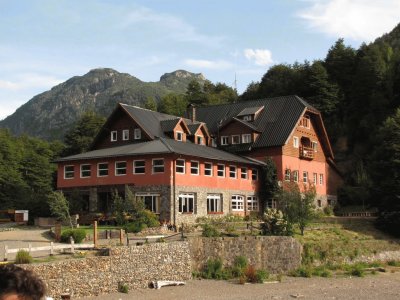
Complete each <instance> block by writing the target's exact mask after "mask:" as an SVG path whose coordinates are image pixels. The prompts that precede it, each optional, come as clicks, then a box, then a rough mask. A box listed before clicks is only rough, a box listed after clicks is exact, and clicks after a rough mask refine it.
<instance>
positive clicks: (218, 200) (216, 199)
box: [207, 194, 223, 213]
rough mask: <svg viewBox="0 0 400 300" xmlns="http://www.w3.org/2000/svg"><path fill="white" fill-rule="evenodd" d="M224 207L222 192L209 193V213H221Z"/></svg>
mask: <svg viewBox="0 0 400 300" xmlns="http://www.w3.org/2000/svg"><path fill="white" fill-rule="evenodd" d="M222 208H223V206H222V196H221V194H208V195H207V213H221V212H223V210H222Z"/></svg>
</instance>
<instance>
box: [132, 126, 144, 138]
mask: <svg viewBox="0 0 400 300" xmlns="http://www.w3.org/2000/svg"><path fill="white" fill-rule="evenodd" d="M133 138H134V139H135V140H140V139H141V138H142V130H140V128H135V129H134V130H133Z"/></svg>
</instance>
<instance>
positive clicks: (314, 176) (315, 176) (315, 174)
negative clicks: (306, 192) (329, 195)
mask: <svg viewBox="0 0 400 300" xmlns="http://www.w3.org/2000/svg"><path fill="white" fill-rule="evenodd" d="M317 180H318V174H317V173H313V183H314V185H317V183H318V181H317Z"/></svg>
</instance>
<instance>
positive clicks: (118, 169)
mask: <svg viewBox="0 0 400 300" xmlns="http://www.w3.org/2000/svg"><path fill="white" fill-rule="evenodd" d="M115 175H116V176H121V175H126V161H117V162H115Z"/></svg>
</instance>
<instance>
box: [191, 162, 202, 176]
mask: <svg viewBox="0 0 400 300" xmlns="http://www.w3.org/2000/svg"><path fill="white" fill-rule="evenodd" d="M196 164H197V166H196ZM199 174H200V162H199V161H198V160H191V161H190V175H199Z"/></svg>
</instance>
